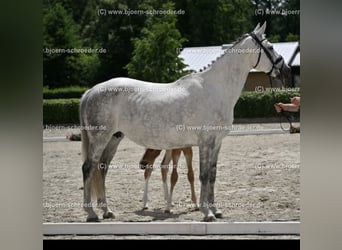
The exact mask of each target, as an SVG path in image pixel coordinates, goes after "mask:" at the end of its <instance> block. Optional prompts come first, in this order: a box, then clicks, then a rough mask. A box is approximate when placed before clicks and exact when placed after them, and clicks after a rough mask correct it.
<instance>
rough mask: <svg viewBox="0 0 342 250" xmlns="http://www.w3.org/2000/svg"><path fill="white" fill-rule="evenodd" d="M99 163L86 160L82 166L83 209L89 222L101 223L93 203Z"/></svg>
mask: <svg viewBox="0 0 342 250" xmlns="http://www.w3.org/2000/svg"><path fill="white" fill-rule="evenodd" d="M96 165H97V163H96V162H94V161H91V160H89V159H87V160H85V161H84V163H83V165H82V172H83V208H84V210H85V211H86V212H87V214H88V216H87V222H95V221H99V218H98V217H97V214H96V213H95V212H94V209H93V204H92V202H91V196H92V180H93V177H94V172H95V170H96V167H97V166H96Z"/></svg>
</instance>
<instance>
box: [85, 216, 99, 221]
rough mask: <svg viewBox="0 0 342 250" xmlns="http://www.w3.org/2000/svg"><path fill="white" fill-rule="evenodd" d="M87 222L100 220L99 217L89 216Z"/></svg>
mask: <svg viewBox="0 0 342 250" xmlns="http://www.w3.org/2000/svg"><path fill="white" fill-rule="evenodd" d="M87 222H100V220H99V218H98V217H93V218H87Z"/></svg>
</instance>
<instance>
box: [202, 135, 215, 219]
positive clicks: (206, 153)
mask: <svg viewBox="0 0 342 250" xmlns="http://www.w3.org/2000/svg"><path fill="white" fill-rule="evenodd" d="M214 148H215V137H210V138H207V139H205V140H201V143H200V145H199V157H200V181H201V193H200V210H201V211H202V213H203V214H204V221H214V220H215V219H216V217H215V215H214V213H213V212H212V211H211V209H210V206H211V205H212V204H210V201H209V193H210V192H209V189H210V184H209V180H210V175H211V171H210V170H211V169H210V167H211V156H212V151H213V149H214Z"/></svg>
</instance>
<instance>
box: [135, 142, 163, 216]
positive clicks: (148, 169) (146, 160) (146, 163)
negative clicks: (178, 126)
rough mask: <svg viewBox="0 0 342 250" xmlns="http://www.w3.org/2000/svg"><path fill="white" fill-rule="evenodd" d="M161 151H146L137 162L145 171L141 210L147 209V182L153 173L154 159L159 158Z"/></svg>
mask: <svg viewBox="0 0 342 250" xmlns="http://www.w3.org/2000/svg"><path fill="white" fill-rule="evenodd" d="M160 152H161V150H156V149H149V148H148V149H146V151H145V153H144V155H143V157H142V159H141V160H140V162H139V165H140V168H141V169H145V172H144V177H145V187H144V195H143V210H145V209H148V181H149V180H150V177H151V174H152V171H153V163H154V161H155V160H156V158H157V157H158V156H159V154H160Z"/></svg>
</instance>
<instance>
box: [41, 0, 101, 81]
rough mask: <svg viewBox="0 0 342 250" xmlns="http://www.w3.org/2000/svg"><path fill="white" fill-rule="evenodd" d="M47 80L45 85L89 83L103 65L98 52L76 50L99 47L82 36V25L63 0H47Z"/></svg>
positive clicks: (44, 44)
mask: <svg viewBox="0 0 342 250" xmlns="http://www.w3.org/2000/svg"><path fill="white" fill-rule="evenodd" d="M44 4H45V5H44V16H43V38H44V39H43V63H44V67H43V80H44V86H49V87H52V88H54V87H63V86H70V85H88V84H89V82H92V80H93V79H94V76H95V73H96V71H97V68H98V66H99V60H98V55H97V54H96V53H84V52H77V51H75V49H85V48H91V49H93V48H95V47H97V46H91V45H94V44H95V43H90V42H88V45H87V44H86V43H85V42H87V41H89V40H86V39H84V41H83V39H82V37H81V26H80V25H78V24H76V22H75V21H74V19H73V17H72V15H71V13H68V11H67V9H66V8H65V7H64V6H63V4H62V3H61V2H49V1H44ZM85 45H87V46H86V47H85Z"/></svg>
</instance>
